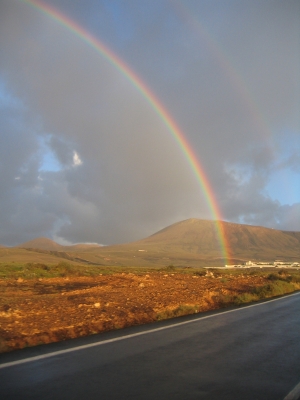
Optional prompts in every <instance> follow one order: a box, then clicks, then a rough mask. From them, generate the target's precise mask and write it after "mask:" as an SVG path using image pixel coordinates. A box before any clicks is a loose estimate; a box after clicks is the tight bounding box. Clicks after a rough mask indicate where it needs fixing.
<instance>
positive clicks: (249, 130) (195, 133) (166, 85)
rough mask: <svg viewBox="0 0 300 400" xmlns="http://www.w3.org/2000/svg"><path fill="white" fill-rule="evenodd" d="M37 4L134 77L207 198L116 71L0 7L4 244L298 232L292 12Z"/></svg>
mask: <svg viewBox="0 0 300 400" xmlns="http://www.w3.org/2000/svg"><path fill="white" fill-rule="evenodd" d="M40 4H41V3H40ZM43 4H44V5H45V6H46V7H47V6H51V7H54V8H55V9H56V11H57V12H58V13H59V14H60V15H64V16H65V17H67V18H68V19H69V20H71V21H73V22H74V23H75V24H77V26H80V27H81V29H82V31H84V32H85V33H86V34H89V35H92V36H93V38H94V39H95V40H98V41H100V42H101V43H102V44H103V45H105V46H106V48H108V49H109V50H110V51H111V52H112V54H114V55H115V56H116V57H117V58H118V59H119V60H121V61H122V62H123V63H124V65H126V66H127V67H126V68H128V71H130V73H131V74H132V76H134V77H139V79H140V82H142V84H143V85H144V87H145V88H147V90H149V91H151V93H152V94H153V96H155V98H156V99H157V100H158V101H159V103H160V104H162V106H163V107H164V109H165V110H166V112H167V113H168V115H169V117H170V118H171V119H172V121H173V123H174V124H175V125H176V126H177V128H178V130H179V131H180V132H181V133H182V135H183V137H184V139H185V140H186V142H187V143H188V145H189V147H190V148H191V149H192V151H193V153H194V156H195V157H196V160H197V163H198V166H201V168H202V170H203V173H204V176H205V179H206V180H207V182H208V183H209V186H210V188H211V193H210V195H209V196H208V194H207V191H205V187H204V186H203V181H202V182H201V180H200V181H199V179H197V176H196V174H195V171H194V169H193V168H192V166H191V163H190V160H189V159H188V157H187V155H186V154H185V152H184V149H183V147H182V145H180V143H179V142H178V140H176V137H175V136H174V132H173V133H172V132H171V131H170V129H169V127H168V126H167V125H166V123H165V121H164V120H163V118H162V116H161V114H160V112H159V110H157V109H155V108H153V105H151V102H150V101H149V96H148V98H147V95H145V93H142V91H141V90H140V89H139V88H138V87H137V85H136V84H134V82H132V81H131V80H130V79H129V78H128V74H127V75H126V73H125V72H124V70H123V71H122V68H121V69H120V68H117V67H116V65H114V63H112V62H111V60H110V59H109V58H107V57H105V56H104V54H102V53H101V52H99V51H97V50H96V49H95V48H94V47H93V46H91V45H90V44H89V43H88V42H87V41H86V40H84V39H83V38H82V37H79V36H78V35H76V34H75V33H74V32H73V31H72V30H71V29H70V27H68V26H66V25H62V24H60V23H59V22H58V21H57V20H55V18H53V17H52V16H51V15H50V14H49V13H48V14H47V13H44V12H42V11H41V10H39V9H38V8H37V7H35V6H33V5H32V4H30V2H29V1H28V2H27V1H21V0H0V54H1V56H0V129H1V131H0V185H1V186H0V187H1V190H0V243H1V244H3V245H8V246H13V245H17V244H20V243H22V242H25V241H27V240H31V239H33V238H36V237H40V236H46V237H49V238H51V239H54V240H56V241H57V242H59V243H62V244H71V243H79V242H86V243H100V244H105V245H107V244H114V243H126V242H130V241H133V240H138V239H141V238H144V237H146V236H148V235H151V234H153V233H154V232H156V231H158V230H160V229H162V228H164V227H165V226H167V225H170V224H172V223H174V222H177V221H180V220H183V219H187V218H203V219H214V218H215V217H216V215H218V216H221V217H222V219H223V220H224V221H229V222H236V223H244V224H251V225H260V226H266V227H270V228H274V229H282V230H295V231H300V2H299V1H298V0H284V1H283V0H280V1H279V0H263V1H262V0H78V1H76V2H75V1H74V0H46V1H45V2H44V3H43ZM212 203H215V205H216V207H217V208H218V213H216V212H212V211H211V204H212ZM215 211H216V209H215Z"/></svg>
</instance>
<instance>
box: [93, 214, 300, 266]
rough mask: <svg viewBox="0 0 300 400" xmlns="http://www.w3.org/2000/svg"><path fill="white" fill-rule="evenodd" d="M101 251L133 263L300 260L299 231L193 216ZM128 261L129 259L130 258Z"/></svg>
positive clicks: (114, 257)
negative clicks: (228, 256)
mask: <svg viewBox="0 0 300 400" xmlns="http://www.w3.org/2000/svg"><path fill="white" fill-rule="evenodd" d="M219 231H221V232H223V237H225V242H226V248H227V251H228V253H229V255H230V259H229V260H225V258H224V253H223V252H222V248H221V246H220V239H219V234H218V232H219ZM101 254H108V257H111V260H115V262H117V261H121V260H122V259H123V260H124V259H126V255H127V259H129V258H130V257H131V260H130V262H131V263H133V264H134V265H138V263H139V262H140V263H141V265H144V264H149V265H150V264H167V265H168V264H176V265H186V266H188V265H189V266H196V265H198V266H200V265H201V266H209V265H223V266H224V264H228V263H234V264H235V263H244V262H245V261H248V260H251V261H275V260H278V259H282V260H284V261H300V232H287V231H280V230H275V229H270V228H264V227H260V226H252V225H242V224H235V223H230V222H224V221H217V222H216V221H209V220H200V219H196V218H191V219H188V220H185V221H180V222H177V223H175V224H173V225H170V226H168V227H166V228H164V229H162V230H160V231H159V232H156V233H155V234H153V235H151V236H149V237H147V238H145V239H142V240H139V241H137V242H133V243H128V244H123V245H118V246H107V247H105V248H103V249H102V250H101ZM133 257H134V259H133ZM128 262H129V261H128Z"/></svg>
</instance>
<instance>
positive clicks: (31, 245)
mask: <svg viewBox="0 0 300 400" xmlns="http://www.w3.org/2000/svg"><path fill="white" fill-rule="evenodd" d="M16 247H19V248H21V249H39V250H48V251H62V249H63V246H61V245H60V244H58V243H56V242H54V240H51V239H48V238H45V237H41V238H36V239H33V240H29V241H28V242H24V243H21V244H19V245H18V246H16Z"/></svg>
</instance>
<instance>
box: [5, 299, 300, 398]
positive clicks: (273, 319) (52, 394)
mask: <svg viewBox="0 0 300 400" xmlns="http://www.w3.org/2000/svg"><path fill="white" fill-rule="evenodd" d="M178 323H179V324H178ZM299 336H300V293H298V294H295V295H292V296H288V297H283V298H281V299H277V300H276V301H271V302H264V303H261V304H259V305H255V306H250V307H243V308H239V309H235V310H229V311H228V310H226V311H225V312H224V311H223V312H217V313H216V312H214V313H206V314H202V315H200V316H199V315H197V316H193V317H189V318H180V319H176V320H174V319H173V320H169V321H167V322H161V323H155V324H150V325H147V326H143V327H135V328H129V329H125V330H122V331H118V332H109V333H106V334H101V335H94V336H92V337H89V338H84V339H76V340H73V341H68V342H63V343H58V344H51V345H47V346H38V347H36V348H31V349H24V350H22V351H17V352H13V353H7V354H2V355H0V399H3V400H4V399H5V400H6V399H22V400H24V399H30V400H35V399H36V400H42V399H43V400H46V399H56V400H60V399H64V400H65V399H86V400H89V399H97V400H99V399H105V400H106V399H139V400H140V399H162V400H165V399H172V400H175V399H180V400H188V399H209V400H215V399H218V400H220V399H230V400H233V399H239V400H240V399H243V400H247V399H249V400H260V399H262V400H267V399H272V400H276V399H278V400H283V399H284V398H285V396H286V395H287V394H288V393H289V392H290V391H291V390H292V389H293V388H294V387H295V386H296V385H297V384H298V383H299V382H300V340H299ZM81 346H85V347H81ZM30 357H35V360H33V361H32V360H31V361H29V358H30ZM20 361H21V363H20ZM24 361H25V362H24ZM9 363H10V364H9ZM296 398H297V396H296V397H295V396H294V397H293V399H294V400H295V399H296Z"/></svg>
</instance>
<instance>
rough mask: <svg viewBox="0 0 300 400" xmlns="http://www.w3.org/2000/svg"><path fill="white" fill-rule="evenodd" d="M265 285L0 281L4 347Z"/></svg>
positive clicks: (151, 277)
mask: <svg viewBox="0 0 300 400" xmlns="http://www.w3.org/2000/svg"><path fill="white" fill-rule="evenodd" d="M208 274H210V273H208ZM265 283H266V278H264V277H259V276H253V275H250V276H249V275H238V276H233V275H232V276H231V275H229V276H226V279H224V277H221V276H220V277H215V276H211V275H208V276H198V275H193V274H181V273H174V274H173V273H165V272H151V273H149V274H132V273H126V274H125V273H122V274H121V273H118V274H113V275H102V276H97V277H69V278H47V279H46V278H43V279H38V280H33V279H30V280H23V279H21V278H19V279H17V280H16V279H5V280H0V351H2V352H4V351H10V350H14V349H20V348H23V347H26V346H34V345H38V344H41V343H50V342H56V341H61V340H65V339H69V338H75V337H79V336H86V335H90V334H93V333H98V332H104V331H108V330H112V329H120V328H124V327H126V326H132V325H138V324H144V323H147V322H152V321H155V320H157V319H162V318H167V317H170V316H174V315H179V314H180V313H181V314H183V313H192V312H201V311H207V310H211V309H216V308H220V307H221V301H220V299H221V297H222V295H226V294H240V293H243V292H247V291H249V290H251V288H253V287H255V286H261V285H263V284H265ZM178 309H179V310H178ZM180 309H181V312H180ZM176 310H177V312H176Z"/></svg>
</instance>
